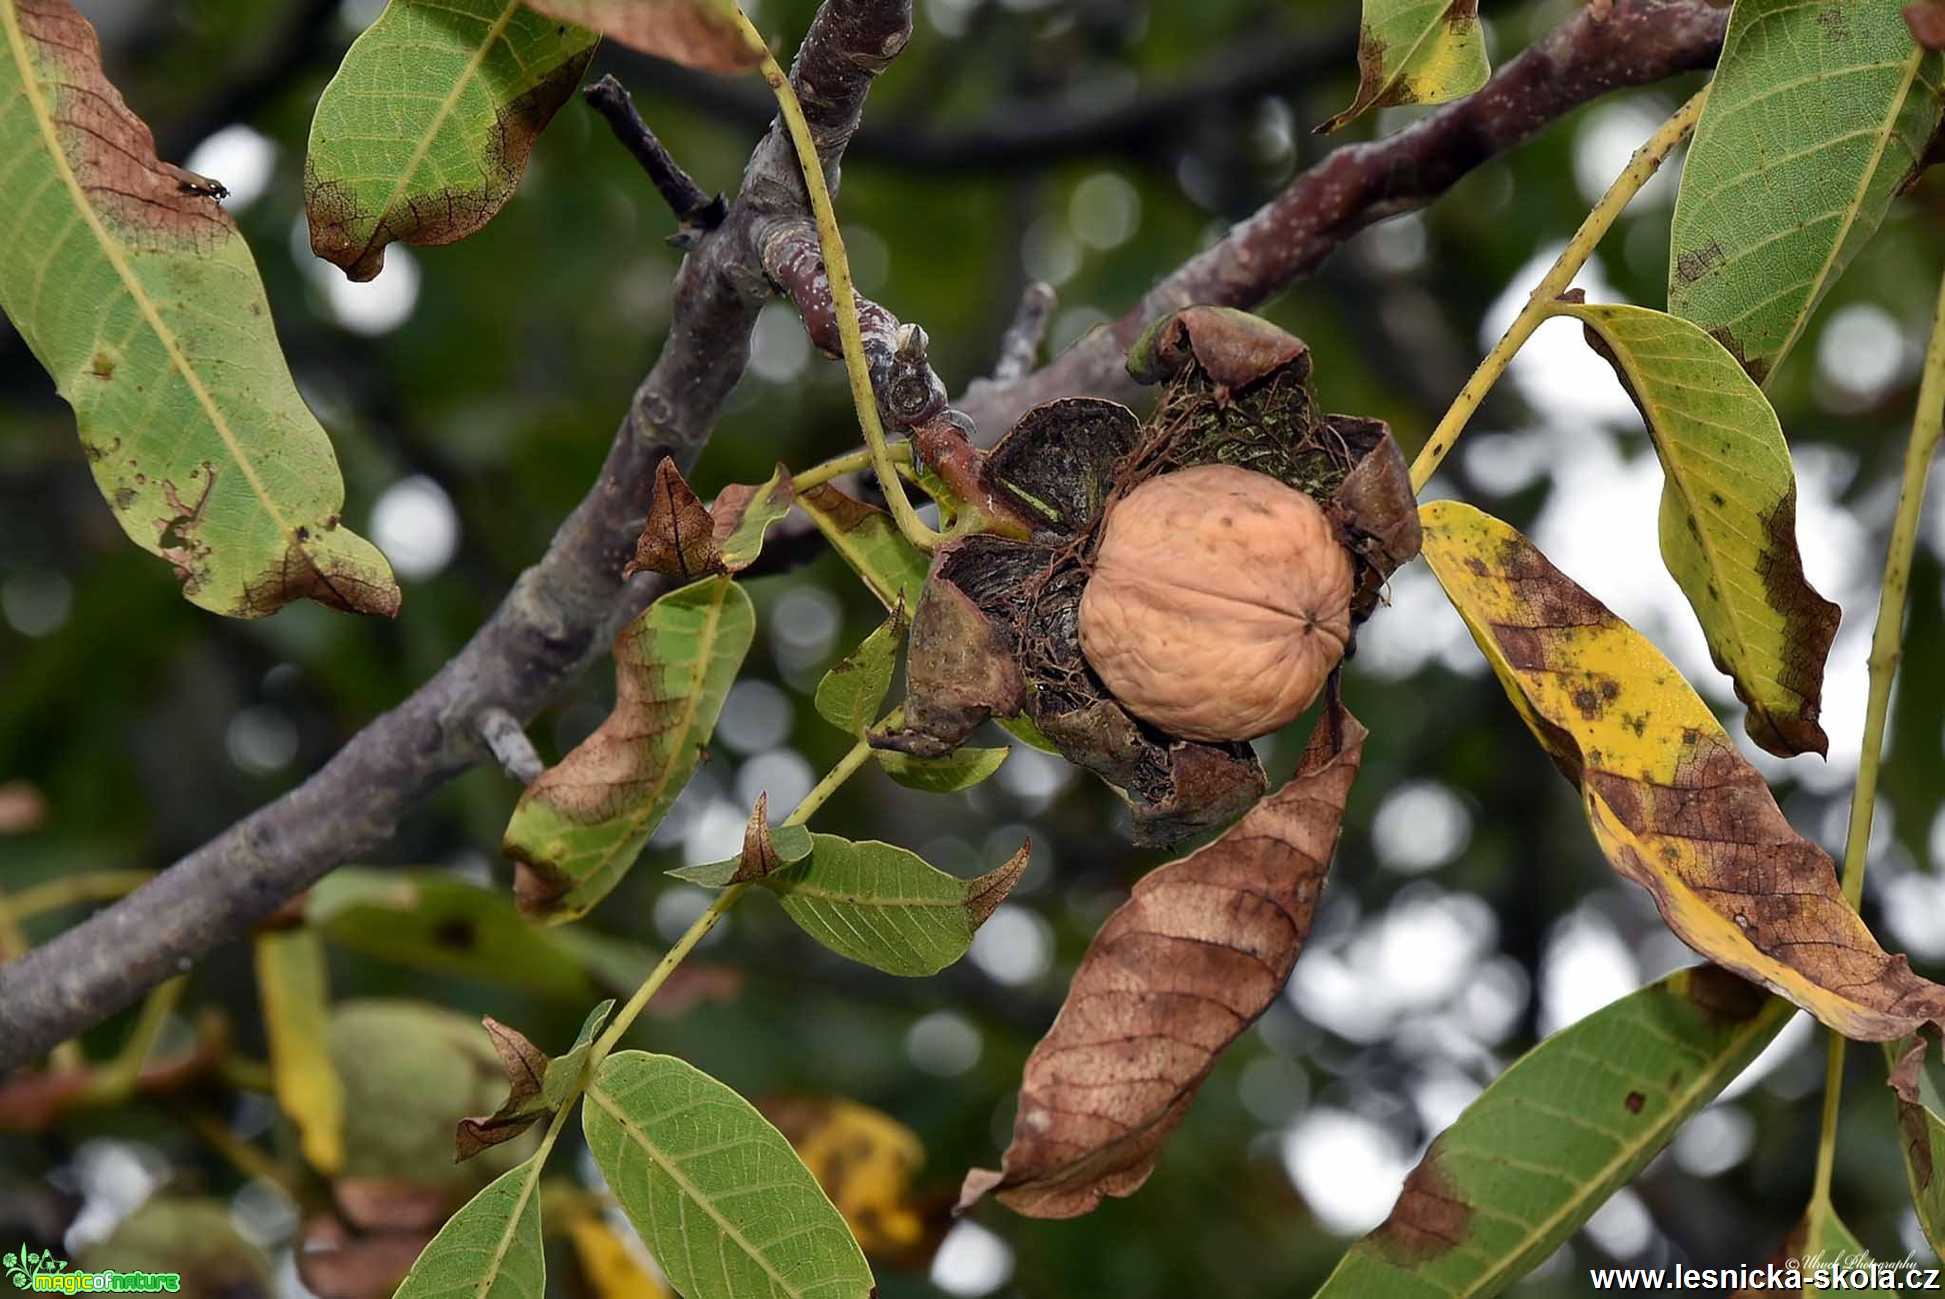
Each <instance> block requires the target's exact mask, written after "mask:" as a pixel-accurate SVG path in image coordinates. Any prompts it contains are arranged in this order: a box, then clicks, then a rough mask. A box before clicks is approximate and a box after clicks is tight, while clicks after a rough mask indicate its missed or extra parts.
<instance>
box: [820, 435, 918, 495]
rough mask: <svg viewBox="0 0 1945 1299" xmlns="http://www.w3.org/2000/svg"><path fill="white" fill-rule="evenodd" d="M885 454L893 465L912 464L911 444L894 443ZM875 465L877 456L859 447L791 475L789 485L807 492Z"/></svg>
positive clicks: (868, 448) (872, 467)
mask: <svg viewBox="0 0 1945 1299" xmlns="http://www.w3.org/2000/svg"><path fill="white" fill-rule="evenodd" d="M885 454H886V455H888V456H890V457H891V461H892V463H893V464H898V465H909V464H910V463H912V444H911V443H910V442H894V443H892V444H891V445H890V446H889V447H887V448H886V450H885ZM877 463H878V462H877V455H876V453H875V452H873V451H872V449H871V448H870V447H860V448H859V449H858V450H856V451H847V452H846V453H845V454H843V455H841V456H832V457H831V458H830V459H829V460H826V461H824V462H823V463H822V464H815V465H812V466H811V467H810V468H808V469H806V470H804V472H802V473H801V474H792V475H791V476H790V483H791V486H793V487H794V488H796V489H797V490H798V491H800V492H801V491H808V490H809V489H810V488H813V487H821V486H823V485H824V484H825V483H828V482H830V481H831V480H832V479H833V478H839V477H842V476H843V475H845V474H854V473H857V472H858V471H859V470H860V469H875V468H876V467H877Z"/></svg>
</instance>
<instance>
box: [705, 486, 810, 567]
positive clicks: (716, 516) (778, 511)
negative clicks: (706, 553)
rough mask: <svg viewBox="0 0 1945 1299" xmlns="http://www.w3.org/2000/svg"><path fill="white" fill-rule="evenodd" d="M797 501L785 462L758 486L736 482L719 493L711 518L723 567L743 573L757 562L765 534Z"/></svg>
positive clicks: (710, 513)
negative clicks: (784, 465)
mask: <svg viewBox="0 0 1945 1299" xmlns="http://www.w3.org/2000/svg"><path fill="white" fill-rule="evenodd" d="M796 502H797V489H796V486H795V484H793V483H792V482H791V481H790V474H789V471H787V470H786V469H785V468H784V467H783V466H782V465H778V466H777V467H776V470H775V472H773V473H772V474H771V475H770V477H769V478H768V479H766V480H764V481H763V482H761V483H759V484H757V485H756V486H754V487H750V486H746V485H744V484H742V483H733V484H731V485H730V486H728V487H725V488H723V490H722V491H720V492H718V493H716V503H715V504H714V505H713V506H711V507H710V510H709V517H710V520H711V522H712V523H713V524H714V531H715V538H716V548H717V549H718V550H719V551H721V552H722V558H723V567H724V568H727V569H728V570H729V571H730V572H732V573H740V572H742V571H743V570H744V569H746V568H748V567H749V566H750V565H751V564H754V563H755V562H756V559H757V556H758V555H760V554H762V553H763V537H764V534H765V533H767V532H769V530H770V525H771V524H773V523H775V522H777V521H778V520H779V519H781V518H783V516H784V515H786V514H788V513H790V507H791V506H792V505H794V504H796Z"/></svg>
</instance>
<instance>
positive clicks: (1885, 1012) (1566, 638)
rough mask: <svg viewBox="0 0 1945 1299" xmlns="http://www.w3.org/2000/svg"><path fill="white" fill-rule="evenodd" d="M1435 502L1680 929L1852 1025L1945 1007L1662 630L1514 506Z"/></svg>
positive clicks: (1452, 578) (1447, 584)
mask: <svg viewBox="0 0 1945 1299" xmlns="http://www.w3.org/2000/svg"><path fill="white" fill-rule="evenodd" d="M1420 514H1421V518H1422V519H1423V521H1424V525H1425V557H1426V559H1427V560H1428V561H1429V562H1430V563H1431V566H1432V571H1433V572H1434V573H1435V574H1437V576H1438V580H1439V582H1440V584H1441V585H1442V586H1444V588H1445V593H1446V596H1447V597H1448V598H1449V599H1450V600H1451V601H1452V604H1453V606H1454V607H1455V608H1456V609H1458V611H1459V614H1460V616H1461V617H1463V618H1464V619H1465V622H1466V625H1467V627H1469V628H1470V629H1471V631H1472V635H1473V638H1474V639H1475V640H1476V641H1478V643H1479V647H1480V649H1481V650H1482V651H1484V653H1485V655H1486V660H1487V662H1489V663H1490V664H1492V667H1493V671H1494V672H1495V673H1496V674H1497V675H1498V677H1499V680H1500V684H1501V685H1503V686H1504V687H1505V688H1506V693H1507V695H1508V697H1509V698H1511V700H1512V701H1513V704H1514V706H1515V708H1517V709H1518V710H1519V712H1520V714H1521V716H1522V717H1524V718H1525V719H1526V722H1527V724H1528V726H1529V727H1531V728H1532V730H1533V732H1534V734H1535V735H1536V736H1537V737H1538V738H1539V740H1540V743H1541V745H1542V747H1544V748H1545V749H1546V750H1547V751H1548V753H1549V755H1550V756H1552V758H1553V759H1554V762H1555V765H1557V766H1558V767H1559V768H1560V769H1561V771H1562V772H1563V773H1565V774H1566V775H1567V776H1568V778H1569V779H1570V780H1573V781H1574V782H1575V783H1576V785H1577V786H1578V787H1579V790H1580V794H1581V798H1582V801H1583V803H1584V805H1585V811H1586V814H1587V820H1588V822H1589V824H1590V825H1591V826H1592V827H1593V830H1594V838H1595V841H1596V842H1597V843H1599V845H1600V847H1601V851H1602V852H1603V853H1604V854H1605V855H1606V856H1607V859H1608V861H1609V862H1610V863H1612V864H1613V866H1614V868H1615V869H1616V870H1617V871H1619V872H1620V873H1621V874H1622V875H1624V876H1626V877H1627V878H1628V879H1631V880H1633V881H1634V882H1635V883H1637V884H1639V885H1641V886H1642V887H1643V888H1645V889H1647V890H1648V892H1649V893H1650V894H1651V895H1653V897H1654V899H1655V904H1656V905H1657V906H1658V907H1659V908H1660V909H1661V914H1662V918H1663V919H1664V920H1666V921H1667V922H1668V927H1669V928H1670V929H1672V930H1674V932H1675V934H1676V936H1677V937H1679V938H1681V939H1682V941H1684V942H1686V943H1687V944H1688V945H1689V946H1690V947H1692V948H1694V949H1695V950H1696V951H1698V952H1700V953H1701V954H1702V955H1704V956H1706V957H1708V958H1709V959H1710V960H1712V961H1715V962H1716V963H1717V964H1719V965H1722V966H1725V967H1727V968H1728V969H1731V970H1734V971H1735V972H1736V973H1738V974H1740V975H1742V976H1744V977H1745V978H1748V979H1750V980H1752V981H1754V982H1756V983H1759V984H1761V985H1763V986H1764V987H1766V988H1768V989H1770V990H1771V991H1772V992H1775V993H1777V994H1779V995H1781V996H1784V997H1787V998H1789V999H1790V1000H1791V1001H1794V1002H1795V1003H1796V1004H1797V1005H1799V1006H1802V1007H1803V1008H1804V1009H1805V1010H1807V1011H1809V1012H1810V1013H1811V1014H1813V1015H1815V1016H1816V1017H1817V1018H1818V1019H1820V1020H1822V1021H1823V1022H1824V1023H1825V1024H1826V1025H1828V1026H1829V1027H1830V1028H1833V1029H1835V1030H1836V1031H1837V1032H1839V1033H1842V1034H1844V1035H1845V1036H1846V1037H1851V1038H1856V1039H1860V1040H1865V1041H1874V1042H1881V1041H1886V1040H1889V1039H1892V1038H1897V1037H1902V1036H1904V1035H1906V1034H1907V1033H1911V1032H1913V1031H1915V1030H1916V1029H1917V1028H1918V1026H1919V1025H1921V1024H1925V1023H1928V1022H1939V1021H1940V1020H1941V1019H1945V987H1941V986H1940V985H1938V984H1935V983H1931V982H1929V981H1927V980H1925V979H1921V978H1919V977H1918V976H1917V975H1916V974H1914V973H1913V972H1912V970H1911V965H1910V962H1909V961H1907V960H1906V959H1905V958H1904V957H1902V956H1891V955H1887V954H1886V953H1885V951H1884V949H1883V948H1881V947H1879V946H1878V943H1877V940H1876V939H1875V938H1873V937H1872V936H1871V933H1870V931H1869V930H1868V929H1866V928H1865V927H1864V922H1863V921H1862V920H1861V919H1860V918H1859V917H1858V915H1857V912H1856V911H1855V910H1854V909H1853V908H1852V907H1851V906H1850V904H1849V903H1848V902H1846V901H1845V900H1844V896H1843V892H1842V890H1841V889H1840V888H1839V887H1838V883H1837V873H1836V870H1835V868H1834V867H1833V866H1832V865H1831V861H1830V857H1829V856H1828V855H1827V854H1826V853H1825V852H1824V851H1823V850H1822V849H1821V848H1818V847H1817V846H1816V845H1815V844H1813V843H1811V842H1810V841H1809V840H1807V839H1805V838H1803V837H1802V836H1801V835H1799V834H1798V833H1797V832H1796V831H1795V830H1793V829H1792V828H1791V827H1790V824H1789V822H1788V821H1786V820H1785V819H1784V817H1783V813H1782V811H1781V810H1780V809H1779V808H1778V807H1777V806H1776V800H1775V798H1774V797H1773V796H1772V795H1771V794H1770V791H1769V787H1768V786H1767V785H1765V784H1764V783H1763V778H1762V776H1761V775H1759V774H1758V773H1757V771H1756V769H1755V768H1754V767H1752V766H1750V765H1749V762H1748V760H1747V759H1745V758H1744V757H1743V756H1742V755H1741V754H1740V753H1738V752H1737V751H1736V747H1735V744H1734V742H1733V741H1731V740H1730V738H1729V737H1728V736H1727V735H1726V734H1724V733H1723V731H1722V728H1721V726H1720V725H1718V724H1717V722H1716V720H1715V715H1714V713H1712V712H1711V711H1710V710H1709V707H1708V705H1707V704H1705V703H1703V702H1702V700H1701V699H1700V698H1699V697H1698V696H1697V695H1696V694H1695V692H1694V690H1692V689H1691V688H1690V687H1689V685H1688V683H1687V682H1686V681H1683V680H1682V678H1681V675H1680V674H1679V673H1678V672H1676V671H1675V668H1674V666H1673V665H1672V664H1670V663H1669V662H1668V660H1667V659H1665V658H1663V657H1662V656H1661V654H1660V652H1659V651H1657V650H1656V649H1655V648H1654V646H1653V645H1651V644H1650V643H1649V642H1648V641H1647V640H1646V638H1644V637H1643V636H1642V635H1641V634H1640V633H1639V632H1636V631H1635V630H1634V629H1633V628H1632V627H1629V626H1628V625H1627V624H1626V623H1624V622H1622V621H1621V620H1620V619H1619V618H1616V617H1615V616H1614V615H1613V614H1612V613H1610V612H1608V610H1607V609H1606V607H1605V606H1603V605H1602V604H1601V603H1600V602H1599V601H1598V600H1596V599H1594V597H1593V596H1591V595H1589V594H1587V592H1585V591H1583V590H1582V589H1581V588H1580V587H1578V586H1576V585H1575V584H1574V583H1573V581H1572V580H1571V579H1570V578H1568V577H1567V576H1566V575H1565V574H1563V573H1561V572H1560V570H1558V569H1557V568H1555V567H1554V566H1553V565H1552V564H1550V563H1548V562H1547V559H1546V557H1545V556H1544V555H1542V554H1541V553H1540V552H1539V551H1538V550H1537V549H1535V548H1534V546H1533V544H1532V543H1531V542H1529V541H1528V540H1527V539H1526V538H1525V537H1523V536H1521V535H1520V534H1519V533H1518V532H1517V531H1515V530H1514V529H1512V528H1511V527H1508V526H1507V525H1506V524H1504V523H1502V522H1500V521H1499V520H1498V519H1495V518H1492V517H1491V516H1490V515H1486V514H1483V513H1481V512H1480V511H1478V510H1476V509H1473V508H1472V507H1471V506H1469V505H1464V504H1461V503H1459V502H1456V501H1437V502H1434V503H1432V504H1430V505H1427V506H1425V507H1424V508H1423V509H1422V510H1421V512H1420Z"/></svg>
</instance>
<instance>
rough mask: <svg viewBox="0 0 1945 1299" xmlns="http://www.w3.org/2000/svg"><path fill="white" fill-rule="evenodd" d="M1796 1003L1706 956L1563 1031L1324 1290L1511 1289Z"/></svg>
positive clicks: (1471, 1123) (1532, 1057)
mask: <svg viewBox="0 0 1945 1299" xmlns="http://www.w3.org/2000/svg"><path fill="white" fill-rule="evenodd" d="M1790 1011H1791V1008H1790V1005H1789V1003H1787V1002H1785V1001H1782V1000H1779V999H1778V998H1775V997H1770V996H1766V995H1765V994H1763V993H1762V992H1761V991H1759V990H1758V989H1756V988H1755V987H1754V986H1753V985H1751V984H1748V983H1745V982H1743V981H1742V980H1741V979H1738V978H1736V977H1735V976H1734V975H1731V974H1729V973H1727V972H1726V971H1723V970H1721V969H1718V968H1717V967H1714V966H1707V965H1704V966H1698V967H1696V968H1694V969H1689V970H1679V971H1677V972H1675V973H1674V974H1671V975H1669V976H1667V977H1666V978H1664V979H1661V980H1659V981H1658V982H1655V983H1652V984H1649V985H1648V986H1647V987H1645V988H1642V989H1641V990H1640V991H1638V992H1634V993H1630V994H1629V995H1628V996H1626V997H1623V998H1621V1000H1619V1001H1617V1002H1614V1003H1613V1004H1612V1005H1609V1006H1607V1007H1605V1008H1603V1009H1601V1010H1598V1011H1596V1012H1594V1013H1593V1014H1592V1015H1589V1016H1588V1017H1587V1018H1586V1019H1583V1020H1581V1021H1580V1022H1579V1023H1577V1024H1574V1025H1571V1026H1570V1027H1568V1028H1564V1029H1562V1030H1560V1031H1559V1032H1558V1033H1555V1034H1554V1035H1553V1036H1551V1037H1549V1038H1547V1039H1546V1040H1545V1041H1544V1042H1541V1043H1540V1044H1539V1045H1538V1046H1536V1047H1534V1048H1533V1049H1532V1050H1531V1051H1529V1052H1527V1053H1526V1055H1524V1056H1522V1057H1521V1058H1520V1059H1519V1060H1518V1061H1517V1062H1515V1063H1514V1064H1513V1066H1512V1067H1511V1068H1509V1069H1507V1070H1506V1072H1505V1073H1503V1074H1501V1075H1500V1076H1499V1078H1498V1080H1497V1081H1495V1082H1494V1083H1493V1084H1492V1086H1490V1087H1488V1088H1487V1089H1486V1090H1485V1091H1484V1092H1483V1093H1481V1094H1480V1096H1479V1098H1478V1099H1477V1100H1475V1101H1473V1102H1472V1104H1471V1105H1469V1106H1467V1107H1466V1110H1465V1112H1464V1113H1463V1114H1461V1115H1460V1116H1459V1118H1458V1121H1457V1122H1455V1123H1454V1124H1453V1125H1452V1126H1451V1127H1449V1128H1447V1129H1446V1130H1445V1131H1444V1132H1443V1133H1441V1134H1440V1135H1439V1136H1438V1138H1437V1139H1436V1140H1434V1141H1433V1142H1432V1146H1431V1149H1430V1150H1428V1151H1426V1153H1425V1158H1424V1160H1423V1161H1422V1162H1421V1163H1420V1164H1419V1165H1418V1167H1417V1168H1416V1169H1414V1170H1413V1171H1412V1173H1411V1175H1410V1176H1409V1177H1407V1178H1406V1179H1405V1188H1404V1191H1403V1192H1402V1193H1401V1194H1400V1195H1399V1197H1398V1203H1397V1205H1396V1207H1394V1208H1393V1209H1392V1211H1391V1216H1390V1217H1389V1218H1387V1219H1386V1220H1385V1222H1384V1224H1383V1225H1382V1226H1380V1227H1378V1228H1377V1230H1375V1231H1373V1232H1372V1233H1371V1234H1370V1235H1368V1236H1366V1237H1364V1239H1362V1240H1360V1241H1358V1242H1357V1244H1355V1245H1353V1246H1352V1247H1351V1249H1350V1251H1349V1252H1348V1253H1347V1254H1345V1256H1344V1258H1343V1260H1342V1261H1341V1262H1340V1263H1339V1264H1338V1265H1337V1269H1336V1271H1334V1272H1332V1273H1331V1275H1330V1279H1329V1280H1327V1281H1326V1282H1325V1283H1324V1287H1323V1289H1322V1290H1320V1291H1318V1299H1340V1297H1341V1299H1366V1297H1367V1296H1371V1295H1385V1296H1393V1297H1395V1299H1413V1297H1415V1296H1425V1297H1426V1299H1431V1297H1432V1296H1439V1297H1440V1299H1449V1297H1450V1296H1454V1295H1468V1296H1473V1295H1477V1296H1485V1295H1495V1294H1498V1293H1500V1292H1501V1291H1502V1290H1504V1289H1505V1288H1506V1287H1507V1286H1509V1285H1511V1284H1512V1283H1513V1282H1514V1281H1515V1280H1517V1279H1518V1278H1519V1277H1521V1276H1523V1275H1524V1274H1526V1273H1527V1272H1528V1271H1530V1270H1532V1269H1533V1268H1534V1267H1535V1266H1537V1265H1538V1264H1540V1263H1541V1262H1543V1261H1545V1259H1546V1258H1547V1256H1548V1255H1549V1254H1551V1253H1552V1252H1553V1251H1554V1250H1555V1249H1556V1248H1557V1247H1558V1246H1559V1245H1560V1242H1562V1241H1564V1240H1565V1239H1566V1238H1567V1237H1568V1236H1570V1235H1572V1234H1573V1232H1574V1231H1575V1230H1576V1229H1577V1228H1578V1227H1579V1226H1580V1225H1581V1224H1582V1223H1584V1222H1586V1221H1587V1219H1588V1218H1589V1217H1590V1216H1591V1215H1592V1214H1593V1212H1594V1210H1595V1209H1597V1208H1599V1207H1600V1206H1601V1204H1602V1203H1603V1202H1604V1201H1606V1199H1607V1197H1608V1196H1609V1195H1612V1194H1613V1193H1614V1192H1615V1191H1616V1190H1617V1189H1619V1188H1620V1187H1622V1186H1624V1185H1626V1184H1627V1183H1628V1182H1629V1181H1630V1180H1632V1179H1633V1177H1634V1176H1635V1174H1636V1173H1638V1172H1640V1171H1641V1169H1642V1167H1643V1166H1644V1165H1645V1164H1646V1163H1647V1162H1648V1160H1649V1159H1651V1158H1653V1156H1654V1154H1655V1152H1657V1151H1658V1150H1660V1149H1661V1148H1662V1147H1663V1146H1664V1145H1666V1144H1667V1143H1668V1140H1669V1138H1670V1137H1672V1136H1673V1135H1674V1133H1675V1130H1676V1129H1677V1128H1679V1127H1680V1126H1681V1125H1682V1124H1683V1123H1684V1122H1685V1121H1686V1120H1687V1119H1688V1118H1689V1116H1691V1115H1692V1114H1694V1113H1695V1112H1696V1111H1697V1110H1699V1109H1701V1108H1702V1107H1703V1106H1704V1105H1706V1104H1707V1103H1708V1102H1709V1101H1710V1100H1711V1099H1712V1098H1713V1097H1714V1096H1715V1095H1716V1093H1718V1092H1720V1091H1721V1090H1722V1088H1723V1087H1724V1086H1726V1085H1727V1084H1728V1083H1729V1082H1731V1081H1732V1080H1733V1079H1734V1078H1735V1077H1736V1075H1737V1074H1739V1073H1740V1072H1742V1070H1743V1068H1744V1066H1746V1065H1747V1064H1748V1063H1749V1062H1750V1061H1751V1060H1753V1059H1755V1058H1756V1055H1757V1053H1758V1052H1759V1051H1761V1050H1762V1049H1763V1047H1764V1046H1765V1045H1767V1044H1768V1042H1769V1041H1770V1039H1771V1038H1773V1037H1775V1036H1776V1034H1777V1032H1778V1031H1779V1030H1780V1029H1781V1028H1782V1026H1783V1025H1784V1023H1785V1022H1787V1020H1788V1018H1789V1015H1790Z"/></svg>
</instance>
